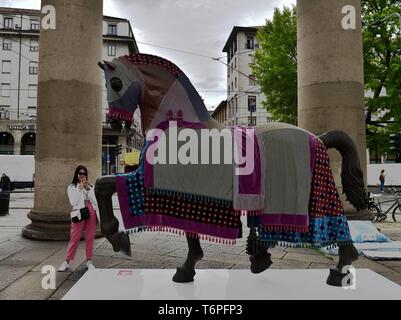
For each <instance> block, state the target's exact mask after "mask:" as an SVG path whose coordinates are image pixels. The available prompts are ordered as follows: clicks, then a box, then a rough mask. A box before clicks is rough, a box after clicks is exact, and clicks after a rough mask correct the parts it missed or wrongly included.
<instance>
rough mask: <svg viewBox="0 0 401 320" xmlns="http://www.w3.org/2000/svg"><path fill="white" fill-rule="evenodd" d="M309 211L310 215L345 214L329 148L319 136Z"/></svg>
mask: <svg viewBox="0 0 401 320" xmlns="http://www.w3.org/2000/svg"><path fill="white" fill-rule="evenodd" d="M309 212H310V217H325V216H341V215H343V207H342V203H341V200H340V196H339V194H338V192H337V188H336V185H335V183H334V178H333V174H332V172H331V168H330V163H329V155H328V153H327V149H326V147H325V145H324V144H323V142H321V141H320V140H319V139H317V138H316V155H315V165H314V169H313V178H312V189H311V199H310V203H309Z"/></svg>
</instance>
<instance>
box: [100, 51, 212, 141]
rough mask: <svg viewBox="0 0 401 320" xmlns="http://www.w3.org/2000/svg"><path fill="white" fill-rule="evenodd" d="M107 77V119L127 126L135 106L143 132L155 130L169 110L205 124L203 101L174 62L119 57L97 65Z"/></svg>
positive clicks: (183, 117)
mask: <svg viewBox="0 0 401 320" xmlns="http://www.w3.org/2000/svg"><path fill="white" fill-rule="evenodd" d="M99 66H100V67H101V68H102V69H103V70H104V72H105V76H106V87H107V99H108V103H109V112H108V118H109V119H111V121H117V122H119V123H120V122H122V121H125V123H126V124H127V123H130V122H131V121H132V117H133V113H134V111H135V110H136V108H137V107H139V109H140V111H141V124H142V131H143V133H145V132H146V131H147V130H149V129H152V128H155V127H157V126H158V124H159V123H161V122H163V121H165V120H166V114H167V113H168V112H169V111H171V112H172V113H173V114H174V115H175V116H176V117H178V118H181V119H182V120H185V121H191V122H205V121H208V119H209V118H210V117H209V113H208V112H207V109H206V106H205V104H204V103H203V100H202V98H201V97H200V96H199V94H198V92H197V91H196V89H195V88H194V86H193V85H192V84H191V82H190V81H189V79H188V78H187V76H186V75H185V74H184V72H182V71H181V70H180V68H178V67H177V66H176V65H175V64H174V63H172V62H170V61H168V60H166V59H164V58H161V57H158V56H153V55H148V54H141V53H138V54H133V55H130V56H128V55H126V56H121V57H119V58H116V59H114V60H113V61H111V62H108V61H104V62H100V63H99Z"/></svg>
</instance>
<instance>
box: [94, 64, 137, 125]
mask: <svg viewBox="0 0 401 320" xmlns="http://www.w3.org/2000/svg"><path fill="white" fill-rule="evenodd" d="M98 65H99V67H100V68H101V69H103V71H104V74H105V80H106V89H107V101H108V107H109V110H108V113H107V119H108V121H109V122H110V123H111V126H112V128H113V129H117V130H121V128H122V122H124V123H125V127H126V128H127V129H129V127H130V125H131V123H132V118H133V115H134V112H135V110H136V109H137V107H138V106H139V105H140V104H141V98H142V86H143V82H142V79H141V77H140V75H139V74H138V73H137V72H135V70H130V69H131V68H130V67H131V65H130V64H129V62H128V61H125V60H124V59H122V58H121V57H120V58H116V59H113V61H111V62H110V61H103V62H99V63H98Z"/></svg>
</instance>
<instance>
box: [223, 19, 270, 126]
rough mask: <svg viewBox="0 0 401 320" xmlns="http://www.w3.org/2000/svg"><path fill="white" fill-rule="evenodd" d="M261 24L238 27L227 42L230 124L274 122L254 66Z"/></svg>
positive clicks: (228, 120)
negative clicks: (258, 26) (256, 81)
mask: <svg viewBox="0 0 401 320" xmlns="http://www.w3.org/2000/svg"><path fill="white" fill-rule="evenodd" d="M257 30H258V28H257V27H238V26H235V27H234V28H233V30H232V31H231V33H230V36H229V37H228V39H227V42H226V44H225V45H224V48H223V52H225V53H227V112H226V117H227V119H226V121H227V123H228V124H230V125H251V126H255V125H263V124H266V123H267V122H269V121H270V117H269V114H268V113H267V111H266V109H264V108H263V107H262V101H264V100H265V96H264V95H263V93H261V90H260V87H259V86H258V85H256V83H255V77H254V75H253V74H252V69H251V66H252V64H254V63H255V50H256V49H257V48H258V44H257V39H256V32H257Z"/></svg>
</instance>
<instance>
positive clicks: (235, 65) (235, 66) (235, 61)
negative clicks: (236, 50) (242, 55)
mask: <svg viewBox="0 0 401 320" xmlns="http://www.w3.org/2000/svg"><path fill="white" fill-rule="evenodd" d="M234 68H237V58H235V59H234Z"/></svg>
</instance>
